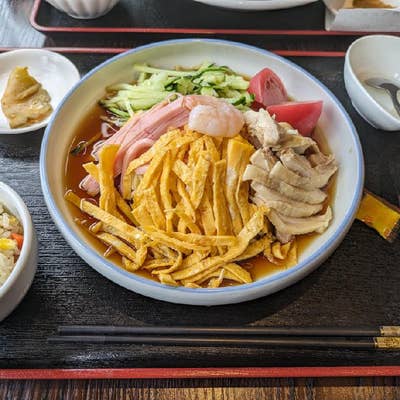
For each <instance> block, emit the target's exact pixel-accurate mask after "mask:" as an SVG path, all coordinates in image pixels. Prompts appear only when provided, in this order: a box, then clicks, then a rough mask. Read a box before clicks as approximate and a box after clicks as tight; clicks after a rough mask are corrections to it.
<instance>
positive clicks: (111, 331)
mask: <svg viewBox="0 0 400 400" xmlns="http://www.w3.org/2000/svg"><path fill="white" fill-rule="evenodd" d="M58 333H59V334H61V335H190V336H200V335H211V336H214V335H216V336H224V335H227V336H261V335H263V336H352V337H354V336H358V337H366V336H367V337H368V336H400V326H381V327H377V328H328V327H323V328H314V327H312V328H293V327H288V328H286V327H267V326H262V327H261V326H246V327H230V328H225V327H189V326H107V325H70V326H60V327H59V328H58Z"/></svg>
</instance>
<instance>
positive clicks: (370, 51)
mask: <svg viewBox="0 0 400 400" xmlns="http://www.w3.org/2000/svg"><path fill="white" fill-rule="evenodd" d="M369 78H385V79H389V80H392V81H393V82H394V83H397V85H398V86H400V38H398V37H396V36H389V35H370V36H365V37H362V38H360V39H358V40H356V41H355V42H353V43H352V45H351V46H350V47H349V49H348V50H347V53H346V61H345V65H344V81H345V84H346V90H347V93H348V94H349V96H350V98H351V101H352V103H353V105H354V108H355V109H356V110H357V111H358V113H359V114H360V115H361V116H362V117H363V118H364V119H365V120H366V121H367V122H369V123H370V124H371V125H372V126H374V127H375V128H378V129H383V130H387V131H400V117H399V116H398V114H397V113H396V111H395V109H394V106H393V102H392V100H391V99H390V96H389V94H388V93H387V92H386V91H384V90H379V89H374V88H372V87H370V86H368V85H366V84H365V83H364V81H365V80H366V79H369Z"/></svg>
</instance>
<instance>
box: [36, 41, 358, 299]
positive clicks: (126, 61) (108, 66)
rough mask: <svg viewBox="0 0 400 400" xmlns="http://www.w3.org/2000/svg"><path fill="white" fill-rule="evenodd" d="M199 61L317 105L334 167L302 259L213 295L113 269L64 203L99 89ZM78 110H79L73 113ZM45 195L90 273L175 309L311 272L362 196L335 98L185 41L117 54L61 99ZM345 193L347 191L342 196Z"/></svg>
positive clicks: (301, 76) (43, 168)
mask: <svg viewBox="0 0 400 400" xmlns="http://www.w3.org/2000/svg"><path fill="white" fill-rule="evenodd" d="M203 60H212V61H214V62H216V63H217V64H221V65H229V66H231V67H232V68H233V69H235V70H236V71H237V72H240V73H243V74H246V75H249V76H252V75H253V74H254V73H255V72H257V71H259V70H260V69H262V68H264V67H266V66H268V67H270V68H271V69H273V70H274V71H275V72H276V73H277V74H278V75H279V76H280V77H281V79H282V80H283V82H285V85H286V88H287V89H288V92H289V93H290V95H291V96H293V97H294V98H298V99H302V100H308V99H322V100H323V102H324V111H323V114H322V116H321V119H320V123H319V126H320V128H321V129H322V130H323V132H324V136H325V137H326V139H327V141H328V144H329V147H330V149H331V151H332V153H333V154H334V155H335V157H336V159H337V161H338V163H339V173H338V176H337V186H336V192H335V195H334V198H333V199H332V208H333V214H334V219H333V221H332V223H331V225H330V227H329V228H328V229H327V230H326V231H325V232H324V233H323V234H321V235H319V236H318V237H317V238H316V239H315V240H314V241H313V242H312V243H311V244H310V245H309V246H308V247H307V248H306V249H305V250H304V251H303V252H302V253H301V254H300V257H299V262H298V264H297V265H296V266H295V267H293V268H291V269H288V270H285V271H282V272H278V273H276V274H273V275H270V276H267V277H265V278H263V279H260V280H258V281H256V282H254V283H251V284H245V285H240V286H234V287H223V288H218V289H189V288H182V287H177V288H175V287H170V286H165V285H162V284H159V283H156V282H154V281H151V280H149V279H145V278H141V277H140V276H137V275H135V274H131V273H128V272H127V271H125V270H123V269H121V268H119V267H118V266H116V265H114V264H113V263H111V262H110V261H108V260H106V259H104V258H103V257H102V256H101V255H100V254H99V253H98V252H97V251H96V250H95V249H93V248H91V247H90V246H89V245H88V244H87V243H86V240H85V238H84V236H83V235H82V232H80V231H79V229H78V227H77V226H76V225H75V224H74V221H73V218H72V216H71V214H70V212H69V210H68V208H67V204H66V202H65V200H64V198H63V196H64V185H63V174H64V165H65V160H66V155H67V154H66V153H67V149H68V148H69V146H70V143H71V140H72V137H73V135H74V133H75V128H76V124H77V123H78V122H79V121H80V120H81V119H82V118H83V117H84V116H85V113H86V111H85V110H87V109H88V108H89V107H91V106H92V105H93V104H94V103H95V102H96V101H98V99H99V98H101V96H102V95H103V93H104V87H105V86H107V85H110V84H113V83H116V82H124V81H126V80H129V79H131V76H132V75H131V74H132V68H131V67H132V65H133V64H134V63H143V62H147V63H149V64H155V65H159V66H163V67H167V68H168V67H169V68H172V67H173V66H175V65H180V66H187V67H189V66H193V65H198V64H200V62H202V61H203ZM76 104H79V107H76ZM40 174H41V182H42V189H43V193H44V197H45V200H46V203H47V206H48V208H49V211H50V213H51V215H52V217H53V219H54V221H55V223H56V224H57V226H58V228H59V229H60V231H61V232H62V234H63V236H64V237H65V238H66V240H67V241H68V243H69V244H70V245H71V246H72V247H73V249H74V250H75V251H76V252H77V253H78V254H79V255H80V256H81V257H82V258H83V259H84V260H85V261H86V262H87V263H88V264H89V265H91V266H92V267H93V268H94V269H95V270H97V271H98V272H100V273H101V274H103V275H104V276H106V277H107V278H108V279H110V280H112V281H113V282H115V283H117V284H119V285H121V286H124V287H126V288H128V289H130V290H132V291H135V292H138V293H140V294H143V295H146V296H149V297H153V298H156V299H160V300H166V301H170V302H174V303H183V304H196V305H217V304H228V303H238V302H242V301H247V300H252V299H255V298H257V297H261V296H265V295H268V294H271V293H273V292H276V291H278V290H280V289H283V288H285V287H287V286H289V285H291V284H293V283H295V282H296V281H298V280H299V279H302V278H304V277H305V276H306V275H307V274H309V273H310V272H311V271H313V270H314V269H315V268H316V267H318V266H319V265H320V264H321V263H322V262H323V261H324V260H325V259H326V258H327V257H329V255H330V254H331V253H332V252H333V251H334V249H335V248H336V247H337V246H338V245H339V243H340V242H341V241H342V240H343V238H344V236H345V235H346V232H347V231H348V229H349V228H350V226H351V224H352V222H353V219H354V217H355V213H356V211H357V208H358V204H359V201H360V198H361V195H362V188H363V180H364V166H363V156H362V150H361V146H360V143H359V139H358V135H357V132H356V131H355V128H354V126H353V124H352V122H351V120H350V119H349V117H348V115H347V113H346V111H345V110H344V109H343V107H342V106H341V104H340V103H339V102H338V100H337V99H336V97H335V96H334V95H333V94H332V93H331V92H330V91H329V90H328V89H327V88H326V87H325V86H324V85H322V84H321V83H320V82H319V81H317V80H316V79H315V78H314V77H313V76H311V75H310V74H309V73H308V72H306V71H305V70H303V69H302V68H300V67H298V66H297V65H295V64H294V63H292V62H290V61H288V60H285V59H284V58H282V57H279V56H277V55H275V54H273V53H270V52H268V51H265V50H261V49H259V48H256V47H252V46H248V45H244V44H240V43H235V42H228V41H221V40H207V39H184V40H172V41H165V42H159V43H154V44H151V45H147V46H142V47H139V48H136V49H134V50H131V51H129V52H127V53H124V54H122V55H118V56H116V57H114V58H112V59H110V60H108V61H107V62H105V63H103V64H101V65H100V66H98V67H97V68H95V69H94V70H92V71H91V72H90V73H88V74H87V75H86V76H85V77H84V78H83V79H82V80H81V81H80V82H79V83H78V84H77V85H76V86H75V87H74V88H73V89H72V90H71V91H70V93H69V94H68V96H66V97H65V99H64V101H63V102H62V104H60V106H59V107H58V109H57V110H56V112H55V114H54V116H53V117H52V119H51V121H50V123H49V126H48V127H47V129H46V132H45V136H44V139H43V142H42V149H41V157H40ZM349 188H352V190H349Z"/></svg>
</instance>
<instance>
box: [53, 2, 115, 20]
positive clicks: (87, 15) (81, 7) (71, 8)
mask: <svg viewBox="0 0 400 400" xmlns="http://www.w3.org/2000/svg"><path fill="white" fill-rule="evenodd" d="M46 1H47V2H48V3H50V4H51V5H52V6H54V7H55V8H57V9H58V10H60V11H63V12H65V13H67V14H68V15H69V16H71V17H73V18H78V19H92V18H98V17H101V16H102V15H104V14H107V13H108V12H109V11H110V10H111V9H112V8H113V7H114V6H115V5H116V4H117V3H118V1H119V0H46Z"/></svg>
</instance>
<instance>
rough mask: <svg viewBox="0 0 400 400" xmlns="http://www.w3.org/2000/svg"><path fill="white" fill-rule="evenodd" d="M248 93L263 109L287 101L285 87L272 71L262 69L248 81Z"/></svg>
mask: <svg viewBox="0 0 400 400" xmlns="http://www.w3.org/2000/svg"><path fill="white" fill-rule="evenodd" d="M248 91H249V93H252V94H254V99H255V103H256V104H257V103H259V104H262V105H263V106H264V107H267V106H270V105H272V104H280V103H283V102H285V101H288V96H287V93H286V89H285V86H284V85H283V83H282V81H281V79H280V78H279V76H278V75H277V74H275V72H274V71H272V70H271V69H269V68H264V69H262V70H261V71H260V72H258V73H257V74H256V75H254V76H253V77H252V78H251V79H250V84H249V88H248Z"/></svg>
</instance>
